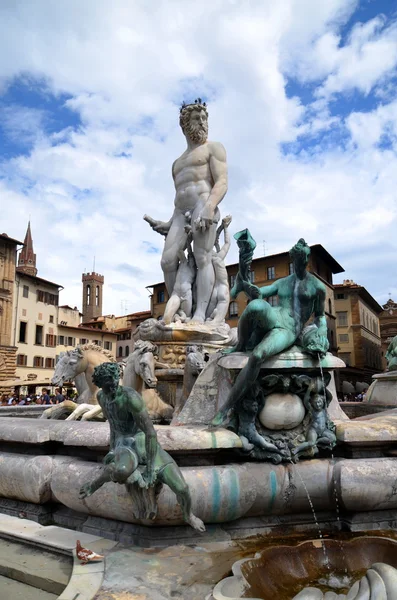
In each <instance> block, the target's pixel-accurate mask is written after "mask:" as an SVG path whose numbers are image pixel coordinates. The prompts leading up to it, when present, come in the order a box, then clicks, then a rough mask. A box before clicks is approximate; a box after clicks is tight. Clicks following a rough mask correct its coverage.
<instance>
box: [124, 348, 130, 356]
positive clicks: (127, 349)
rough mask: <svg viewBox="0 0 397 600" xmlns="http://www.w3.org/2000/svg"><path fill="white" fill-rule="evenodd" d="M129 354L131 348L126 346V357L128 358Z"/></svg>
mask: <svg viewBox="0 0 397 600" xmlns="http://www.w3.org/2000/svg"><path fill="white" fill-rule="evenodd" d="M129 353H130V348H129V346H126V347H125V355H126V356H128V355H129Z"/></svg>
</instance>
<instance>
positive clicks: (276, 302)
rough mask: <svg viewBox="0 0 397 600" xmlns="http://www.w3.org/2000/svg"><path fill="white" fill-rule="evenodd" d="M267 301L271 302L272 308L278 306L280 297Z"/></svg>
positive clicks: (273, 297) (272, 297) (271, 297)
mask: <svg viewBox="0 0 397 600" xmlns="http://www.w3.org/2000/svg"><path fill="white" fill-rule="evenodd" d="M267 301H268V302H269V304H270V306H278V296H269V298H268V299H267Z"/></svg>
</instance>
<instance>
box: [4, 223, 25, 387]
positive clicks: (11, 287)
mask: <svg viewBox="0 0 397 600" xmlns="http://www.w3.org/2000/svg"><path fill="white" fill-rule="evenodd" d="M22 245H23V243H22V242H20V241H18V240H15V239H13V238H10V237H9V236H8V235H7V234H5V233H2V234H1V235H0V393H5V392H7V393H8V392H10V391H11V388H10V387H9V386H2V385H1V382H2V381H6V380H10V379H13V378H14V377H15V367H16V352H17V348H16V346H15V344H14V342H13V335H12V333H13V310H14V291H15V268H16V260H17V248H18V246H22Z"/></svg>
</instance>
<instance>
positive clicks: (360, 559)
mask: <svg viewBox="0 0 397 600" xmlns="http://www.w3.org/2000/svg"><path fill="white" fill-rule="evenodd" d="M324 544H325V547H326V550H327V556H328V560H329V563H330V579H331V583H330V584H329V585H327V584H325V585H326V587H328V588H333V590H335V591H330V590H329V591H327V592H324V593H323V592H322V591H320V589H319V586H320V583H318V587H317V586H316V583H317V582H320V581H321V582H322V583H324V580H327V569H326V567H325V565H324V553H323V548H322V543H321V541H320V540H318V539H317V540H308V541H305V542H301V543H299V544H297V545H294V546H292V545H291V546H286V545H278V546H273V547H269V548H265V549H263V550H260V551H259V552H257V553H256V554H255V556H254V557H252V558H245V559H241V560H239V561H237V562H236V563H234V565H233V566H232V573H233V576H232V577H227V578H226V579H223V580H222V581H220V582H219V583H218V584H217V585H216V586H215V588H214V590H213V592H212V596H211V595H210V596H209V598H207V600H237V599H238V598H246V599H247V600H259V598H258V597H257V596H260V598H262V599H263V600H273V599H275V598H277V600H278V598H279V597H280V595H282V597H283V598H287V597H288V598H290V597H291V594H293V598H294V600H298V599H299V600H337V599H338V598H340V599H342V598H345V599H346V600H347V599H349V600H394V599H395V598H396V590H397V569H396V567H397V561H396V549H397V542H396V540H394V539H390V538H386V537H375V536H364V537H356V538H353V539H350V540H348V539H347V540H343V539H342V540H339V541H337V540H333V539H327V540H325V541H324ZM381 561H382V562H381ZM345 569H347V571H346V573H345ZM365 571H366V572H365ZM363 573H365V574H364V575H363ZM335 575H337V576H338V577H335ZM332 578H334V580H333V581H332ZM341 579H343V585H341V586H340V587H339V591H338V587H335V583H338V580H339V581H340V580H341ZM301 582H304V583H303V585H302V583H301ZM309 582H310V587H305V588H304V589H303V590H302V591H300V592H299V593H298V594H296V588H297V587H298V588H299V587H303V586H305V585H306V586H307V584H308V583H309ZM314 586H316V587H314ZM341 588H345V589H346V588H348V589H349V592H348V593H347V595H346V594H344V593H339V592H340V591H341ZM254 596H255V597H254Z"/></svg>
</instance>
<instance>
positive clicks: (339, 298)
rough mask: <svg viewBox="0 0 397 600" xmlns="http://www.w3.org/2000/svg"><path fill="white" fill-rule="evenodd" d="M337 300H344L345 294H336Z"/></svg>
mask: <svg viewBox="0 0 397 600" xmlns="http://www.w3.org/2000/svg"><path fill="white" fill-rule="evenodd" d="M336 299H337V300H346V294H336Z"/></svg>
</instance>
